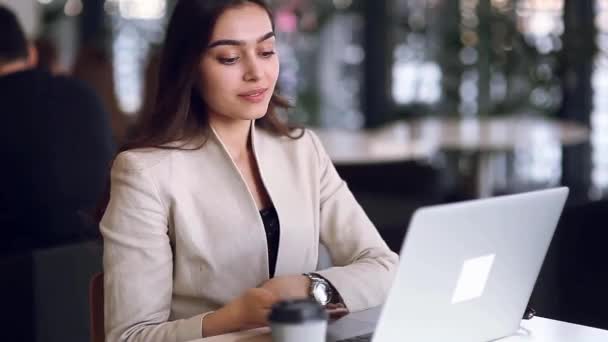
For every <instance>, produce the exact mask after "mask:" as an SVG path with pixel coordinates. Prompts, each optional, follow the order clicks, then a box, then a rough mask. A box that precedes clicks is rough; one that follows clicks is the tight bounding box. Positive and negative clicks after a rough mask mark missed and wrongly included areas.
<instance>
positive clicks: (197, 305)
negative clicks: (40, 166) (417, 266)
mask: <svg viewBox="0 0 608 342" xmlns="http://www.w3.org/2000/svg"><path fill="white" fill-rule="evenodd" d="M251 139H252V145H253V150H254V153H255V157H256V158H257V162H258V167H259V171H260V174H261V177H262V181H263V184H264V185H265V187H266V190H267V191H268V193H269V195H270V198H271V200H272V203H273V204H274V206H275V208H276V210H277V212H278V215H279V222H280V227H281V234H280V242H279V251H278V257H277V265H276V276H282V275H294V274H301V273H305V272H311V271H314V270H315V268H316V265H317V259H318V253H319V243H320V242H322V243H323V244H324V245H326V246H327V247H328V249H329V251H330V256H331V258H332V262H333V264H334V265H336V266H335V267H332V268H329V269H326V270H322V271H320V272H319V273H320V274H321V275H322V276H324V277H325V278H327V279H328V280H329V281H330V282H331V283H332V284H333V285H334V287H335V288H336V289H337V290H338V292H339V293H340V295H341V296H342V298H343V300H344V302H345V304H346V305H347V307H348V308H349V309H350V310H351V311H358V310H363V309H366V308H370V307H374V306H377V305H380V304H381V303H383V301H384V299H385V297H386V295H387V292H388V289H389V286H390V284H391V282H392V280H393V277H394V273H395V270H396V265H397V255H396V254H395V253H393V252H391V251H390V250H389V248H388V247H387V245H386V244H385V243H384V241H383V240H382V239H381V237H380V236H379V234H378V232H377V230H376V228H375V227H374V226H373V224H372V223H371V222H370V220H369V219H368V218H367V216H366V215H365V213H364V212H363V210H362V209H361V207H360V206H359V204H358V203H357V202H356V200H355V198H354V197H353V195H352V194H351V192H350V190H349V189H348V187H347V186H346V184H345V183H344V181H343V180H342V179H341V178H340V177H339V176H338V174H337V172H336V170H335V168H334V166H333V165H332V163H331V161H330V159H329V157H328V155H327V154H326V152H325V151H324V149H323V147H322V146H321V144H320V143H319V140H318V138H317V137H316V136H315V135H314V134H313V133H312V132H310V131H308V130H307V131H306V132H305V134H304V136H303V137H302V138H301V139H299V140H291V139H289V138H286V137H277V136H274V135H271V134H270V133H267V132H266V131H263V130H261V129H255V125H252V130H251ZM111 177H112V187H111V197H110V203H109V205H108V208H107V211H106V213H105V215H104V217H103V220H102V222H101V226H100V227H101V232H102V234H103V239H104V256H103V267H104V272H105V277H104V282H105V284H104V285H105V330H106V336H107V337H106V338H107V341H187V340H191V339H196V338H201V337H202V336H201V335H202V331H201V315H202V314H204V313H205V312H208V311H211V310H216V309H218V308H220V307H221V306H223V305H225V304H226V303H228V302H229V301H231V300H233V299H235V298H236V297H237V296H239V295H241V294H242V293H243V292H244V291H245V290H246V289H248V288H252V287H257V286H259V285H260V284H262V283H263V282H264V281H266V280H268V277H269V274H268V251H267V242H266V235H265V230H264V225H263V222H262V220H261V217H260V214H259V212H258V209H257V207H256V205H255V201H254V199H253V197H252V195H251V193H250V192H249V190H248V187H247V185H246V183H245V181H244V179H243V178H242V177H241V174H240V172H239V170H238V168H237V167H236V165H235V164H234V162H233V161H232V159H231V158H230V155H229V154H228V152H227V149H226V147H225V146H224V144H223V143H222V141H221V140H220V139H219V137H218V135H217V134H215V133H212V134H211V137H210V138H209V140H208V141H207V143H206V144H205V145H204V146H203V148H201V149H199V150H195V151H177V150H161V149H146V150H136V151H129V152H123V153H121V154H119V155H118V157H117V158H116V161H115V162H114V166H113V168H112V173H111Z"/></svg>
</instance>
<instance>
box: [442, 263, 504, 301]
mask: <svg viewBox="0 0 608 342" xmlns="http://www.w3.org/2000/svg"><path fill="white" fill-rule="evenodd" d="M495 256H496V254H490V255H486V256H482V257H479V258H473V259H469V260H466V261H465V262H464V264H463V265H462V271H461V272H460V277H459V278H458V283H457V285H456V290H455V291H454V295H453V296H452V304H457V303H462V302H466V301H469V300H472V299H475V298H479V297H481V296H482V295H483V292H484V291H485V288H486V283H487V282H488V277H489V275H490V270H491V269H492V265H493V264H494V257H495Z"/></svg>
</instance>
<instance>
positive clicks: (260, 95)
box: [239, 88, 268, 102]
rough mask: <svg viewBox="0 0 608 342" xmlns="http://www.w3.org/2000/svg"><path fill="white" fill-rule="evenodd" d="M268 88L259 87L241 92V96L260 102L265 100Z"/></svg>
mask: <svg viewBox="0 0 608 342" xmlns="http://www.w3.org/2000/svg"><path fill="white" fill-rule="evenodd" d="M267 91H268V88H258V89H254V90H250V91H247V92H244V93H240V94H239V97H241V98H242V99H245V100H247V101H250V102H260V101H262V100H264V97H265V95H266V92H267Z"/></svg>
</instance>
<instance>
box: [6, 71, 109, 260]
mask: <svg viewBox="0 0 608 342" xmlns="http://www.w3.org/2000/svg"><path fill="white" fill-rule="evenodd" d="M0 103H1V104H2V105H1V106H0V118H1V120H2V121H1V127H2V128H1V129H0V156H2V167H1V168H0V179H2V185H1V190H0V227H1V228H2V234H3V238H2V241H0V249H3V248H2V247H4V248H7V247H8V248H11V246H13V247H14V248H19V247H15V246H17V245H19V246H20V245H22V243H18V242H17V241H24V242H23V243H26V244H30V243H33V244H37V243H43V244H46V243H47V242H48V243H55V242H63V241H64V240H65V239H70V240H71V239H72V237H74V238H77V237H76V236H75V235H81V234H83V233H84V232H85V231H87V230H88V231H89V232H90V233H91V235H92V236H96V235H97V230H96V227H95V224H94V222H92V221H91V220H90V219H88V218H86V215H85V212H88V211H89V209H94V208H95V207H96V205H97V203H98V201H99V198H100V196H101V193H102V191H103V190H104V188H105V186H106V182H107V177H108V171H109V166H110V160H111V159H112V156H113V154H114V142H113V140H112V132H111V128H110V123H109V115H108V114H107V112H106V111H105V110H104V108H103V105H102V104H101V102H100V100H99V98H98V97H97V95H96V94H95V93H94V92H93V90H92V89H90V88H89V87H88V86H86V85H85V84H84V83H82V82H80V81H76V80H74V79H71V78H68V77H56V76H52V75H51V74H49V73H46V72H44V71H40V70H27V71H21V72H15V73H11V74H8V75H5V76H1V77H0ZM85 225H86V228H85ZM58 240H60V241H58ZM25 241H27V242H25Z"/></svg>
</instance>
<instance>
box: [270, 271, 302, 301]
mask: <svg viewBox="0 0 608 342" xmlns="http://www.w3.org/2000/svg"><path fill="white" fill-rule="evenodd" d="M260 287H261V288H262V289H265V290H268V291H270V292H272V293H274V294H275V295H276V296H278V297H279V298H280V299H281V300H286V299H301V298H308V297H309V291H310V279H309V278H308V277H307V276H305V275H297V276H283V277H276V278H272V279H270V280H268V281H266V282H265V283H264V284H262V286H260Z"/></svg>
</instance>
